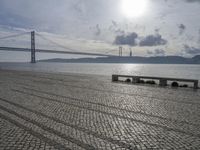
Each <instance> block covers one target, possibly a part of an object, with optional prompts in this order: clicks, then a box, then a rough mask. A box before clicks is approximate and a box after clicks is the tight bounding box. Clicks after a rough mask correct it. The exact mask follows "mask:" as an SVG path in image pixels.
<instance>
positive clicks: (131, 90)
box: [0, 70, 200, 150]
mask: <svg viewBox="0 0 200 150" xmlns="http://www.w3.org/2000/svg"><path fill="white" fill-rule="evenodd" d="M0 135H1V136H0V149H2V150H3V149H13V150H14V149H72V150H79V149H80V150H81V149H108V150H110V149H119V150H121V149H133V150H154V149H155V150H162V149H163V150H168V149H169V150H170V149H177V150H185V149H188V150H199V149H200V92H199V90H193V89H190V88H187V89H181V88H180V89H171V88H160V87H151V86H141V85H128V84H123V83H112V82H111V79H110V77H105V76H96V75H79V74H69V73H68V74H61V73H60V74H58V73H57V74H50V73H35V72H34V73H33V72H23V71H5V70H0Z"/></svg>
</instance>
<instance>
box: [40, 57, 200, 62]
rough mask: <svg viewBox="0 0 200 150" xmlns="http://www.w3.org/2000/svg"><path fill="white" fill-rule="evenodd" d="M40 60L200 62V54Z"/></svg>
mask: <svg viewBox="0 0 200 150" xmlns="http://www.w3.org/2000/svg"><path fill="white" fill-rule="evenodd" d="M40 62H61V63H150V64H200V55H196V56H194V57H192V58H185V57H180V56H157V57H139V56H134V57H118V56H112V57H97V58H78V59H61V58H55V59H47V60H40Z"/></svg>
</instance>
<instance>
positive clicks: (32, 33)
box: [31, 31, 36, 63]
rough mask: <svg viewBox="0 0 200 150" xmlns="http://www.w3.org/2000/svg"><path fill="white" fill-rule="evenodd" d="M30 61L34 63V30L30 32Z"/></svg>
mask: <svg viewBox="0 0 200 150" xmlns="http://www.w3.org/2000/svg"><path fill="white" fill-rule="evenodd" d="M31 63H36V60H35V31H32V32H31Z"/></svg>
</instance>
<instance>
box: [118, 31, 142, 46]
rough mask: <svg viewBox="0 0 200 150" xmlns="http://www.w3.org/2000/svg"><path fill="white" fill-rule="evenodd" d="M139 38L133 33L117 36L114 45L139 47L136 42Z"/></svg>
mask: <svg viewBox="0 0 200 150" xmlns="http://www.w3.org/2000/svg"><path fill="white" fill-rule="evenodd" d="M137 38H138V34H137V33H135V32H132V33H130V34H128V35H119V36H116V38H115V41H114V44H116V45H129V46H136V45H137V42H136V39H137Z"/></svg>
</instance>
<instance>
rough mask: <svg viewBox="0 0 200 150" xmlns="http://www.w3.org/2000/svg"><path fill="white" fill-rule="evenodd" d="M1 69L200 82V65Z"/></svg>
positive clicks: (8, 66) (49, 65) (14, 66)
mask: <svg viewBox="0 0 200 150" xmlns="http://www.w3.org/2000/svg"><path fill="white" fill-rule="evenodd" d="M0 68H3V69H16V70H29V71H47V72H70V73H81V74H98V75H107V76H110V75H111V74H127V75H144V76H160V77H178V78H191V79H198V80H200V65H171V64H92V63H91V64H89V63H88V64H87V63H84V64H80V63H36V64H31V63H0Z"/></svg>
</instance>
